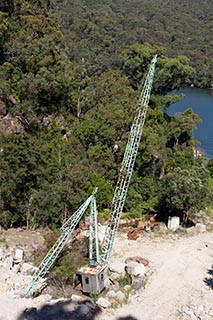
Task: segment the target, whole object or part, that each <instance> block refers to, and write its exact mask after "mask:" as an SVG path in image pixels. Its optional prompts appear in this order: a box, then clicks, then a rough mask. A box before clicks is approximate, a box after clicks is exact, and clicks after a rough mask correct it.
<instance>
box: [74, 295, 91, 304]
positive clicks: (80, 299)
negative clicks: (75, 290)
mask: <svg viewBox="0 0 213 320" xmlns="http://www.w3.org/2000/svg"><path fill="white" fill-rule="evenodd" d="M71 300H72V302H75V303H83V302H87V301H89V300H90V299H89V298H88V297H86V296H79V295H77V294H72V296H71Z"/></svg>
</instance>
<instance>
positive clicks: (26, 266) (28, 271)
mask: <svg viewBox="0 0 213 320" xmlns="http://www.w3.org/2000/svg"><path fill="white" fill-rule="evenodd" d="M36 270H37V268H36V267H34V266H33V265H32V264H30V263H26V262H25V263H23V265H22V267H21V270H20V271H21V273H22V274H24V275H32V274H33V273H34V272H35V271H36Z"/></svg>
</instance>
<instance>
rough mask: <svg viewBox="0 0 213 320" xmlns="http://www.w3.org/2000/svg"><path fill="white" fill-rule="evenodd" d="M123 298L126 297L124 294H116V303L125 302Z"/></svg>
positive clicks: (119, 292)
mask: <svg viewBox="0 0 213 320" xmlns="http://www.w3.org/2000/svg"><path fill="white" fill-rule="evenodd" d="M125 298H126V296H125V294H124V293H123V292H122V291H118V292H116V295H115V299H116V300H117V301H118V302H120V303H122V302H123V301H124V300H125Z"/></svg>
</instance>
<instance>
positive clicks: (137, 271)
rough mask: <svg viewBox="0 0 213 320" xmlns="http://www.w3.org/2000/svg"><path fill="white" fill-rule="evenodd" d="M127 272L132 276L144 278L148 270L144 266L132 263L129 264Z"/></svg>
mask: <svg viewBox="0 0 213 320" xmlns="http://www.w3.org/2000/svg"><path fill="white" fill-rule="evenodd" d="M126 271H127V272H128V273H129V274H130V275H133V276H138V277H142V276H144V274H145V273H146V268H145V267H144V265H143V264H141V263H138V262H134V261H132V262H129V263H128V264H127V267H126Z"/></svg>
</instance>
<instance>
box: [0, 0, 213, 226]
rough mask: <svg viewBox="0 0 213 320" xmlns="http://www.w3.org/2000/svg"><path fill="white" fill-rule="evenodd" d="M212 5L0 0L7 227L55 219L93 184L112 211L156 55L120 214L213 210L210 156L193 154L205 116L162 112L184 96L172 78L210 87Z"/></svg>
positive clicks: (1, 216) (1, 192) (0, 166)
mask: <svg viewBox="0 0 213 320" xmlns="http://www.w3.org/2000/svg"><path fill="white" fill-rule="evenodd" d="M211 10H212V3H211V2H210V1H207V0H204V1H203V2H202V6H201V5H200V3H199V2H198V1H197V0H194V1H187V3H186V2H185V1H182V0H178V1H174V0H171V1H161V0H160V1H157V0H152V1H147V0H140V1H139V0H133V1H131V2H130V1H124V0H119V1H110V0H107V1H99V0H96V1H93V0H91V1H90V0H88V1H83V0H73V1H65V0H64V1H63V0H61V1H59V0H58V1H56V0H54V1H49V0H43V1H39V0H28V1H27V0H7V1H1V3H0V132H1V135H0V157H1V161H0V225H1V226H2V227H4V228H8V227H17V226H27V228H34V229H35V228H39V227H46V226H48V227H50V228H53V229H54V228H58V227H59V226H61V225H62V224H63V223H64V221H66V219H67V217H68V216H69V215H70V214H72V212H74V210H76V209H77V208H78V207H79V205H80V204H81V203H82V202H83V201H85V199H86V198H87V197H88V196H89V195H90V194H91V192H92V190H93V188H94V187H95V186H97V187H98V192H97V205H98V211H99V214H100V216H102V217H104V218H107V217H108V214H109V212H110V202H111V200H112V197H113V191H114V188H115V184H116V181H117V178H118V173H119V169H120V165H121V162H122V158H123V154H124V150H125V146H126V143H127V139H128V134H129V131H130V127H131V123H132V120H133V116H134V112H135V109H136V106H137V101H138V98H139V95H140V90H141V86H142V83H143V79H144V77H145V74H146V72H147V70H148V67H149V64H150V61H151V59H152V58H153V56H154V55H155V54H157V55H158V62H157V67H156V72H155V79H154V84H153V89H152V95H151V98H150V104H149V109H148V114H147V118H146V122H145V126H144V129H143V135H142V140H141V144H140V148H139V152H138V156H137V160H136V165H135V170H134V173H133V177H132V180H131V184H130V188H129V191H128V195H127V199H126V203H125V208H124V213H123V217H141V216H142V215H146V214H147V213H149V212H156V213H158V214H160V215H161V216H163V217H166V216H168V215H180V216H183V215H184V214H187V215H190V214H191V213H194V212H197V211H199V210H202V209H204V208H208V210H209V211H211V208H212V201H213V159H210V160H207V159H205V158H203V157H194V147H195V146H196V144H197V142H196V141H195V140H194V139H193V129H194V128H195V126H197V125H199V123H200V121H201V119H199V117H198V116H197V115H196V114H194V113H193V112H192V110H191V109H187V110H186V111H185V112H183V113H179V114H178V115H177V116H176V117H173V116H169V115H167V113H166V110H167V109H168V108H169V106H170V104H171V103H173V102H175V101H178V100H179V99H181V96H180V95H177V94H174V93H172V91H173V90H174V89H179V88H180V87H183V86H189V85H195V86H198V87H211V86H212V82H211V76H212V70H211V63H212V61H211V49H212V36H211ZM204 22H205V23H204ZM115 144H117V145H118V150H117V152H115V151H114V146H115Z"/></svg>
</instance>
